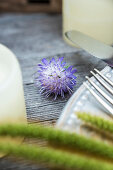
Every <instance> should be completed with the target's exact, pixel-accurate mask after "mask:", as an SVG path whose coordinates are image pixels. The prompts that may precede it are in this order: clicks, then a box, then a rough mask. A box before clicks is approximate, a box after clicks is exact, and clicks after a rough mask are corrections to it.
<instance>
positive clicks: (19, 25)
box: [0, 14, 106, 170]
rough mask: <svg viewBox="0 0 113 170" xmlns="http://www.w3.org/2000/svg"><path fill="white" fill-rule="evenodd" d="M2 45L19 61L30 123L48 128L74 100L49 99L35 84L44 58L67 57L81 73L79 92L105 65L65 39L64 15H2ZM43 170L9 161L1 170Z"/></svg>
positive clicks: (3, 161) (5, 160) (1, 161)
mask: <svg viewBox="0 0 113 170" xmlns="http://www.w3.org/2000/svg"><path fill="white" fill-rule="evenodd" d="M0 42H1V43H3V44H4V45H6V46H7V47H9V48H10V49H11V50H12V51H13V52H14V53H15V54H16V55H17V57H18V60H19V63H20V66H21V69H22V75H23V83H24V91H25V101H26V109H27V117H28V120H35V121H36V122H41V123H44V124H46V125H47V124H54V123H55V122H56V120H57V119H58V118H59V116H60V115H61V112H62V109H63V107H64V106H65V104H66V102H67V100H68V99H69V97H70V96H68V95H66V98H65V99H61V98H59V99H57V100H56V101H54V100H53V99H52V98H48V99H47V98H45V97H44V96H42V95H41V94H40V93H39V88H36V87H35V86H34V83H33V74H34V72H35V71H36V66H37V64H38V63H40V62H41V59H42V58H43V57H45V58H48V59H50V58H52V57H53V56H56V57H59V56H64V58H65V60H66V62H67V64H68V65H73V66H74V67H75V68H76V69H77V70H78V71H77V73H76V76H77V85H76V87H75V88H74V91H76V90H77V89H78V88H79V87H80V85H81V84H82V83H83V81H84V80H85V75H90V74H89V71H90V70H92V69H93V68H94V67H96V68H98V69H102V68H104V67H105V65H106V64H105V63H104V62H102V61H100V60H98V59H96V58H94V57H91V56H90V55H89V54H88V53H86V52H84V51H82V50H80V49H77V48H73V47H70V46H69V45H67V44H66V43H65V42H64V41H63V38H62V19H61V15H50V14H28V15H22V14H10V15H9V14H1V15H0ZM13 169H14V170H36V169H42V168H38V167H37V166H35V165H31V164H28V163H25V162H24V163H22V162H21V163H19V162H15V161H13V160H11V159H9V158H2V159H0V170H13Z"/></svg>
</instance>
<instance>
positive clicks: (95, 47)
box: [65, 30, 113, 67]
mask: <svg viewBox="0 0 113 170" xmlns="http://www.w3.org/2000/svg"><path fill="white" fill-rule="evenodd" d="M65 36H66V37H67V38H68V40H70V41H71V42H72V43H73V45H74V46H76V45H77V46H79V47H80V48H82V49H84V50H85V51H87V52H88V53H90V54H91V55H93V56H95V57H97V58H100V59H102V60H104V61H105V62H106V63H107V64H108V65H110V66H111V67H113V47H111V46H109V45H107V44H104V43H102V42H100V41H98V40H96V39H94V38H92V37H90V36H88V35H86V34H84V33H82V32H79V31H76V30H72V31H68V32H66V33H65Z"/></svg>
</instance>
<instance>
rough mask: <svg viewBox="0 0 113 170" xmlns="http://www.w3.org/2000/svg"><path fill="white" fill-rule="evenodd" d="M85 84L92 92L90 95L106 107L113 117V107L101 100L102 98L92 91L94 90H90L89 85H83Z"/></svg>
mask: <svg viewBox="0 0 113 170" xmlns="http://www.w3.org/2000/svg"><path fill="white" fill-rule="evenodd" d="M83 84H84V86H85V87H86V88H87V89H88V90H89V91H90V93H91V94H92V95H93V96H94V97H95V98H96V100H97V101H98V102H99V103H100V104H101V105H102V106H103V107H104V108H106V109H107V110H108V111H109V113H108V114H109V115H110V116H113V108H112V107H110V106H109V105H108V104H107V103H106V102H105V101H104V100H102V99H101V97H100V96H98V95H97V94H96V93H95V92H94V91H93V90H92V88H90V87H89V86H88V85H87V83H85V82H84V83H83Z"/></svg>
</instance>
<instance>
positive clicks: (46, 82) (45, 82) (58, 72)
mask: <svg viewBox="0 0 113 170" xmlns="http://www.w3.org/2000/svg"><path fill="white" fill-rule="evenodd" d="M63 59H64V58H63V57H60V58H58V59H57V60H55V59H54V58H52V59H51V60H50V62H48V61H47V60H46V59H45V58H44V59H43V60H42V63H43V64H38V68H39V70H38V77H37V78H36V84H37V85H38V82H40V83H41V89H40V92H41V93H44V94H45V95H46V96H47V97H48V96H49V95H51V94H54V95H55V99H56V98H57V96H58V95H61V96H62V98H64V93H67V92H69V93H72V90H73V87H74V86H75V84H76V81H75V79H76V77H75V76H74V73H75V72H76V71H77V70H76V69H72V68H73V67H72V66H70V67H66V66H65V64H66V62H63Z"/></svg>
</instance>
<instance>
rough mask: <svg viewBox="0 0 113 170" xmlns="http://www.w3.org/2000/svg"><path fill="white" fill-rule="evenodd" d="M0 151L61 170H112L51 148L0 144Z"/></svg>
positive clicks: (105, 164)
mask: <svg viewBox="0 0 113 170" xmlns="http://www.w3.org/2000/svg"><path fill="white" fill-rule="evenodd" d="M0 151H1V152H3V153H5V154H9V155H11V156H15V157H17V158H23V159H25V160H30V161H35V162H36V163H41V164H43V163H44V164H45V163H46V164H47V165H48V166H50V167H53V168H63V170H65V169H71V170H75V169H79V170H99V169H101V170H113V164H111V163H108V162H104V161H100V160H95V159H92V158H87V157H83V156H78V155H76V154H71V153H67V152H62V151H57V150H55V149H51V148H41V147H38V146H37V147H34V146H29V145H18V144H11V143H0Z"/></svg>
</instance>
